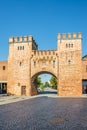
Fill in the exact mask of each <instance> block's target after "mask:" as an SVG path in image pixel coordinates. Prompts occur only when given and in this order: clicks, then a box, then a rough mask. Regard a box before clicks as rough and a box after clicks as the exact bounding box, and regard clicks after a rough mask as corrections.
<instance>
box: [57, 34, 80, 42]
mask: <svg viewBox="0 0 87 130" xmlns="http://www.w3.org/2000/svg"><path fill="white" fill-rule="evenodd" d="M57 38H58V40H65V39H81V38H82V33H81V32H79V33H78V34H77V33H68V34H66V33H63V34H60V33H59V34H58V36H57Z"/></svg>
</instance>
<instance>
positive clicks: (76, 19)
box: [0, 0, 87, 60]
mask: <svg viewBox="0 0 87 130" xmlns="http://www.w3.org/2000/svg"><path fill="white" fill-rule="evenodd" d="M69 32H71V33H73V32H82V34H83V45H82V47H83V56H84V55H85V54H87V49H86V48H87V0H80V1H79V0H0V60H7V58H8V39H9V37H10V36H21V35H23V36H24V35H33V37H34V39H35V40H36V42H37V44H38V45H39V49H40V50H44V49H56V46H57V34H58V33H69Z"/></svg>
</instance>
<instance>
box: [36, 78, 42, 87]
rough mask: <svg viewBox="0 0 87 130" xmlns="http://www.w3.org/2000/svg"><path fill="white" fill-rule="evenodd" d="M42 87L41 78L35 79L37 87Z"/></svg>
mask: <svg viewBox="0 0 87 130" xmlns="http://www.w3.org/2000/svg"><path fill="white" fill-rule="evenodd" d="M41 85H42V81H41V77H37V87H40V86H41Z"/></svg>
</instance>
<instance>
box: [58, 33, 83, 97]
mask: <svg viewBox="0 0 87 130" xmlns="http://www.w3.org/2000/svg"><path fill="white" fill-rule="evenodd" d="M81 43H82V36H81V33H78V36H77V34H76V33H73V34H68V35H66V34H58V55H59V83H58V90H59V95H60V96H80V95H82V48H81Z"/></svg>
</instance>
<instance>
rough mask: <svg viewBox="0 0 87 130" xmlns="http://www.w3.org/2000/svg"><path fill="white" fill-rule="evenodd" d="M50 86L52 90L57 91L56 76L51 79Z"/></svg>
mask: <svg viewBox="0 0 87 130" xmlns="http://www.w3.org/2000/svg"><path fill="white" fill-rule="evenodd" d="M50 84H51V86H52V88H54V89H57V80H56V78H55V77H54V76H52V77H51V79H50Z"/></svg>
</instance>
